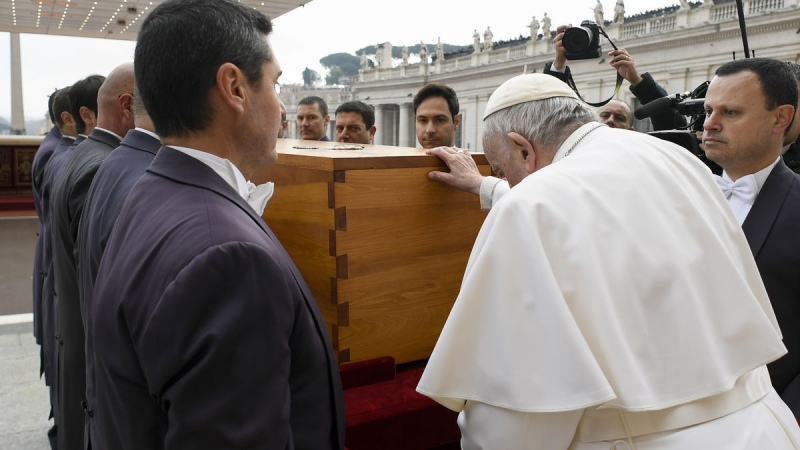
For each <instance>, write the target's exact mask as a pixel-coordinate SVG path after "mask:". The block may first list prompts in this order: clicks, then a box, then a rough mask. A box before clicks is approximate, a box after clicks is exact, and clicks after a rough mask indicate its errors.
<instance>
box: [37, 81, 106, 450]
mask: <svg viewBox="0 0 800 450" xmlns="http://www.w3.org/2000/svg"><path fill="white" fill-rule="evenodd" d="M103 80H105V77H103V76H100V75H92V76H89V77H87V78H84V79H82V80H79V81H77V82H76V83H75V84H74V85H72V86H70V87H68V88H64V90H63V92H62V94H60V95H58V96H57V97H56V99H55V102H54V103H53V107H54V108H55V111H56V115H57V116H60V118H61V121H62V123H63V124H64V127H63V128H62V129H61V134H62V136H61V141H60V142H59V144H58V146H57V147H56V149H55V150H54V151H53V155H52V156H51V157H50V160H49V161H47V164H46V165H45V167H44V174H43V176H42V187H41V191H40V192H41V199H42V203H41V207H42V216H41V218H40V219H41V224H42V226H41V228H40V229H39V237H40V239H41V243H42V265H41V284H42V287H41V294H42V299H41V302H42V340H43V345H42V350H43V351H44V362H45V377H46V378H45V381H46V382H47V383H48V384H49V386H50V405H51V407H52V408H53V423H54V426H53V428H51V429H50V431H49V432H48V438H50V442H51V447H52V448H57V447H58V442H57V438H58V436H57V431H58V427H59V422H60V419H59V407H58V406H59V405H58V359H59V352H60V350H61V342H60V340H61V337H60V335H59V334H58V331H57V328H58V301H57V300H58V299H57V298H56V296H55V279H54V273H53V244H52V239H51V237H50V233H51V225H52V223H53V219H52V211H53V206H52V203H53V202H52V198H53V191H54V189H55V185H56V181H57V180H58V178H59V176H60V175H61V171H62V169H63V168H64V165H65V164H66V162H67V158H68V157H69V155H71V154H72V152H73V150H74V149H75V146H76V142H82V141H83V140H85V139H86V135H78V131H77V122H78V121H77V120H76V119H74V118H73V116H72V113H71V111H72V106H71V104H70V99H71V97H72V96H71V95H70V92H71V91H72V89H75V88H76V86H77V89H80V90H84V89H87V85H89V89H91V90H93V91H94V98H95V99H96V98H97V90H98V89H99V88H100V85H101V84H102V82H103ZM95 101H96V100H95ZM95 108H96V106H95ZM59 111H60V113H59ZM70 134H72V135H71V136H70Z"/></svg>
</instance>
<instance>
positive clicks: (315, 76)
mask: <svg viewBox="0 0 800 450" xmlns="http://www.w3.org/2000/svg"><path fill="white" fill-rule="evenodd" d="M321 79H322V77H321V76H320V74H319V72H317V71H316V70H311V69H309V68H308V67H306V69H305V70H304V71H303V86H305V87H312V86H314V85H315V84H317V83H318V82H319V80H321Z"/></svg>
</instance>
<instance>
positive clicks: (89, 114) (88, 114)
mask: <svg viewBox="0 0 800 450" xmlns="http://www.w3.org/2000/svg"><path fill="white" fill-rule="evenodd" d="M78 113H79V114H80V116H81V120H82V121H83V123H84V124H85V125H92V127H94V123H95V120H96V119H95V118H96V116H95V114H94V111H92V110H91V109H89V108H88V107H86V106H81V107H80V108H79V109H78Z"/></svg>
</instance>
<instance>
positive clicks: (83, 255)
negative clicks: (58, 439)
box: [78, 89, 161, 440]
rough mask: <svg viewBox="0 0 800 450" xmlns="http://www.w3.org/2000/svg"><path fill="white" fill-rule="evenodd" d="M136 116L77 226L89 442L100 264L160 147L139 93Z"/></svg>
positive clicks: (104, 166)
mask: <svg viewBox="0 0 800 450" xmlns="http://www.w3.org/2000/svg"><path fill="white" fill-rule="evenodd" d="M133 115H134V122H135V124H136V128H134V129H132V130H130V131H128V134H126V135H125V138H124V139H123V140H122V143H121V144H120V146H119V147H117V148H116V149H115V150H114V151H113V152H111V154H110V155H108V157H107V158H106V159H105V161H104V162H103V164H102V165H101V166H100V168H99V169H98V170H97V175H95V177H94V180H93V181H92V186H91V187H90V188H89V193H88V194H87V195H86V202H85V205H84V211H83V218H82V219H81V222H80V225H79V226H78V242H79V243H80V246H79V247H78V261H80V266H79V267H78V279H79V288H80V300H81V301H80V304H81V314H82V316H83V318H84V321H86V327H85V332H86V345H87V346H86V403H87V414H86V424H87V426H88V429H87V436H89V437H90V440H91V438H92V436H93V435H94V431H93V429H92V424H91V417H92V416H93V415H94V412H93V408H94V404H95V395H94V392H95V391H94V355H93V348H92V347H91V343H92V342H93V341H92V336H91V331H92V325H91V315H90V314H89V313H90V310H91V300H92V289H93V288H94V281H95V278H96V276H97V268H98V266H99V265H100V258H101V257H102V256H103V250H105V247H106V243H107V242H108V237H109V236H110V235H111V230H112V228H113V226H114V222H116V220H117V216H118V215H119V212H120V210H121V209H122V205H123V204H124V203H125V199H126V198H127V197H128V193H129V192H130V190H131V188H132V187H133V185H134V184H136V182H137V181H139V178H141V176H142V175H143V174H144V173H145V170H146V169H147V167H148V166H149V165H150V163H151V162H152V161H153V158H155V156H156V152H158V149H159V148H160V147H161V141H160V140H159V138H158V136H157V135H156V134H155V127H154V126H153V122H152V121H151V120H150V116H149V115H148V114H147V111H146V110H145V109H144V105H143V104H142V101H141V99H140V98H139V95H137V93H136V90H135V89H134V96H133Z"/></svg>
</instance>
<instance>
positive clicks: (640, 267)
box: [417, 122, 800, 450]
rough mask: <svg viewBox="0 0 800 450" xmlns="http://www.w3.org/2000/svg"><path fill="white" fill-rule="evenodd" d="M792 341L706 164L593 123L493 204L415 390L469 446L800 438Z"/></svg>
mask: <svg viewBox="0 0 800 450" xmlns="http://www.w3.org/2000/svg"><path fill="white" fill-rule="evenodd" d="M587 133H588V134H587ZM581 137H582V138H581ZM785 352H786V350H785V348H784V346H783V344H782V343H781V339H780V331H779V329H778V325H777V322H776V320H775V315H774V313H773V311H772V307H771V305H770V302H769V299H768V298H767V294H766V291H765V290H764V286H763V284H762V282H761V277H760V276H759V273H758V270H757V268H756V265H755V262H754V260H753V256H752V253H751V251H750V248H749V247H748V245H747V241H746V240H745V237H744V234H743V233H742V230H741V227H740V226H739V224H738V223H737V222H736V219H735V218H734V216H733V214H732V212H731V209H730V207H729V206H728V204H727V203H726V201H725V198H724V197H723V196H722V194H721V192H720V190H719V188H718V187H717V184H716V182H715V181H714V179H713V178H712V176H711V174H710V173H709V171H708V169H707V168H706V167H705V166H704V165H703V164H702V163H700V162H699V161H698V160H697V159H696V158H695V157H694V156H693V155H691V154H690V153H689V152H688V151H686V150H684V149H682V148H680V147H678V146H675V145H673V144H670V143H668V142H665V141H662V140H659V139H656V138H653V137H650V136H646V135H643V134H640V133H634V132H631V131H627V130H615V129H610V128H607V127H605V126H599V127H598V124H597V123H594V122H593V123H590V124H587V125H584V126H583V127H581V128H580V129H578V130H577V131H576V132H575V133H573V134H572V136H570V138H569V139H568V140H567V141H566V142H565V143H564V145H563V146H562V147H561V149H560V150H559V152H558V153H557V154H556V158H555V161H554V163H553V164H551V165H550V166H547V167H545V168H543V169H541V170H539V171H537V172H535V173H533V174H532V175H530V176H528V177H527V178H525V179H524V180H523V181H522V182H521V183H519V185H517V186H516V187H515V188H514V189H512V190H511V191H510V192H509V193H507V194H506V195H505V196H504V197H503V198H502V200H501V201H500V202H498V203H497V204H496V205H495V206H494V207H493V208H492V211H491V213H490V214H489V216H488V217H487V219H486V222H485V223H484V225H483V228H482V229H481V231H480V233H479V235H478V238H477V240H476V242H475V246H474V248H473V250H472V254H471V256H470V259H469V263H468V265H467V269H466V273H465V275H464V280H463V283H462V286H461V291H460V293H459V296H458V299H457V300H456V303H455V305H454V306H453V310H452V311H451V313H450V316H449V318H448V320H447V323H446V324H445V327H444V329H443V331H442V334H441V336H440V337H439V340H438V342H437V344H436V347H435V349H434V351H433V354H432V356H431V358H430V361H429V362H428V365H427V368H426V369H425V372H424V374H423V376H422V379H421V380H420V383H419V385H418V387H417V390H418V391H419V392H420V393H422V394H424V395H427V396H429V397H431V398H433V399H434V400H436V401H437V402H439V403H441V404H443V405H445V406H446V407H448V408H450V409H453V410H455V411H460V412H461V413H460V415H459V425H460V427H461V430H462V436H463V437H462V446H463V448H464V449H498V450H513V449H525V450H530V449H547V450H553V449H567V448H569V449H580V450H586V449H609V448H615V447H613V444H614V443H615V442H616V443H617V447H616V448H618V449H624V448H626V446H628V447H629V448H631V449H632V448H636V449H639V450H649V449H659V450H660V449H681V450H688V449H704V450H707V449H721V450H722V449H724V450H737V449H786V448H800V444H799V442H800V430H799V429H798V427H797V422H795V419H794V417H792V415H791V413H790V411H789V409H788V408H787V407H786V405H785V404H783V402H781V400H780V398H778V396H777V394H776V393H775V392H774V391H773V389H772V387H771V385H770V380H769V375H768V374H767V371H766V368H765V367H764V364H766V363H767V362H770V361H772V360H775V359H777V358H778V357H780V356H781V355H783V354H784V353H785Z"/></svg>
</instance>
